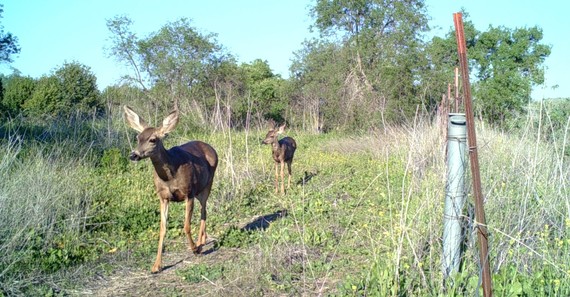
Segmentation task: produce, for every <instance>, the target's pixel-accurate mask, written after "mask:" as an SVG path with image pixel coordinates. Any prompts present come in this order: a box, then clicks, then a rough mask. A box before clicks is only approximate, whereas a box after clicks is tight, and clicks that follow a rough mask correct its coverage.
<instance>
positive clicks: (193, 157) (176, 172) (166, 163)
mask: <svg viewBox="0 0 570 297" xmlns="http://www.w3.org/2000/svg"><path fill="white" fill-rule="evenodd" d="M125 115H126V118H127V122H128V123H129V125H130V126H131V127H132V128H133V129H135V130H137V131H138V132H140V134H139V135H138V136H137V141H138V144H137V148H136V149H135V150H134V151H133V152H132V153H131V155H130V159H131V160H133V161H139V160H142V159H144V158H150V160H151V161H152V164H153V166H154V185H155V187H156V192H157V194H158V197H159V199H160V237H159V241H158V251H157V255H156V261H155V263H154V265H153V266H152V270H151V271H152V272H153V273H156V272H159V271H161V270H162V249H163V246H164V244H163V243H164V237H165V235H166V230H167V228H166V224H167V221H168V203H169V202H170V201H173V202H182V201H186V212H185V216H184V232H185V233H186V237H187V239H188V245H189V248H190V249H191V250H192V251H193V252H194V253H200V252H201V250H202V247H203V246H204V244H205V243H206V201H207V200H208V196H209V194H210V190H211V189H212V182H213V180H214V173H215V171H216V167H217V166H218V155H217V153H216V151H215V150H214V148H212V147H211V146H210V145H209V144H207V143H204V142H201V141H191V142H187V143H185V144H182V145H179V146H175V147H173V148H171V149H169V150H166V149H165V148H164V145H163V144H162V139H163V138H164V136H166V134H167V133H168V132H170V131H172V130H173V129H174V128H175V127H176V125H177V124H178V111H174V112H172V113H170V114H169V115H168V116H167V117H166V118H165V119H164V121H163V123H162V127H160V128H154V127H148V125H147V124H146V123H145V122H144V120H143V119H142V118H141V117H140V116H139V115H137V114H136V113H135V112H134V111H133V110H132V109H130V108H129V107H127V106H125ZM194 198H196V199H198V201H199V202H200V206H201V212H200V214H201V215H200V229H199V232H198V240H197V242H196V243H194V241H193V239H192V234H191V228H190V223H191V218H192V211H193V209H194Z"/></svg>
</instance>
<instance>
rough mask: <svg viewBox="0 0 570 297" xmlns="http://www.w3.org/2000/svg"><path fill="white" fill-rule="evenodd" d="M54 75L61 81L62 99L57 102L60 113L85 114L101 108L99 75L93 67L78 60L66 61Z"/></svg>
mask: <svg viewBox="0 0 570 297" xmlns="http://www.w3.org/2000/svg"><path fill="white" fill-rule="evenodd" d="M53 76H54V77H55V78H57V80H58V83H59V92H60V98H61V101H60V102H59V103H58V104H57V108H56V110H57V112H58V113H61V114H68V115H69V114H72V113H74V112H79V113H84V114H85V113H90V112H93V111H99V110H100V109H101V107H102V104H101V102H100V100H99V96H100V92H99V89H98V88H97V77H96V76H95V74H93V72H92V71H91V68H89V67H88V66H85V65H82V64H80V63H78V62H71V63H65V64H63V66H62V67H60V68H59V69H57V70H56V71H55V72H54V74H53Z"/></svg>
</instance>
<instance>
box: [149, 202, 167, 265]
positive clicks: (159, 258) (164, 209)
mask: <svg viewBox="0 0 570 297" xmlns="http://www.w3.org/2000/svg"><path fill="white" fill-rule="evenodd" d="M167 222H168V200H167V199H162V198H161V199H160V235H159V236H160V237H159V239H158V250H157V252H156V261H155V262H154V265H153V266H152V269H151V272H152V273H157V272H159V271H161V270H162V248H163V247H164V236H165V235H166V223H167Z"/></svg>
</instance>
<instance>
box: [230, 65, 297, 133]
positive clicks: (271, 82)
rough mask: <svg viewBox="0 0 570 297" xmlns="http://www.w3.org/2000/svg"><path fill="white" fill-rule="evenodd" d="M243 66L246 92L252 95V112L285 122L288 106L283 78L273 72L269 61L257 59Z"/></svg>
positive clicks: (262, 116) (264, 117)
mask: <svg viewBox="0 0 570 297" xmlns="http://www.w3.org/2000/svg"><path fill="white" fill-rule="evenodd" d="M241 67H242V68H243V70H244V72H245V83H246V88H247V89H246V92H248V94H250V95H251V100H250V101H251V102H250V103H251V109H252V110H251V112H253V113H254V114H258V117H260V118H262V119H269V118H271V119H274V120H276V121H277V122H283V121H284V119H285V118H284V117H285V110H286V106H287V102H286V101H285V99H284V96H283V95H282V87H283V83H284V81H283V79H282V78H281V77H280V76H278V75H275V74H273V72H272V71H271V68H270V67H269V64H268V63H267V61H263V60H260V59H256V60H254V61H253V62H252V63H251V64H248V63H244V64H242V66H241ZM244 103H245V102H244Z"/></svg>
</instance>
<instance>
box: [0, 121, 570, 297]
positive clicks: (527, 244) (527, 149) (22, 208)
mask: <svg viewBox="0 0 570 297" xmlns="http://www.w3.org/2000/svg"><path fill="white" fill-rule="evenodd" d="M66 125H67V126H66ZM69 125H70V123H66V124H65V125H63V126H58V125H55V124H54V125H50V126H49V127H35V128H34V129H28V128H26V127H25V126H24V125H22V126H18V125H17V124H16V125H15V124H14V123H10V126H8V125H5V126H3V127H2V129H3V131H4V132H3V133H2V135H7V136H8V137H4V138H2V139H0V144H1V146H0V176H1V177H2V181H3V182H2V183H1V184H0V205H2V207H1V208H0V252H2V253H3V257H1V258H0V265H1V266H0V295H49V294H52V295H57V294H60V293H64V294H65V293H66V292H67V293H70V292H71V293H72V292H81V290H82V289H84V288H86V287H88V286H89V284H90V280H91V279H92V276H93V275H95V274H103V275H108V276H111V275H114V274H115V273H119V272H118V271H119V270H121V269H125V267H127V268H128V269H130V270H135V271H140V272H141V273H148V271H149V270H150V266H151V264H152V263H153V261H154V256H155V252H156V242H157V238H158V224H159V216H158V199H157V198H156V194H155V190H154V186H153V184H152V167H151V164H150V162H139V163H131V162H128V161H127V158H126V156H127V154H128V152H129V150H130V147H131V146H133V145H134V143H129V141H128V139H129V138H130V141H131V142H134V137H133V136H134V135H135V133H134V132H132V131H128V130H126V129H125V126H124V124H123V123H122V120H121V119H118V118H117V119H110V120H106V121H85V122H74V123H72V124H71V126H69ZM65 127H67V128H65ZM42 130H46V131H48V132H49V133H44V132H38V131H42ZM479 130H480V131H479V132H480V133H479V136H478V137H479V138H478V141H479V148H480V149H479V154H480V162H481V170H482V180H483V187H484V189H483V192H484V195H485V199H486V204H485V208H486V216H487V223H488V229H489V232H490V241H489V243H490V253H491V254H490V259H491V268H492V271H493V286H494V291H495V293H496V295H498V296H524V295H526V296H541V295H543V296H567V295H569V294H570V283H569V281H568V279H570V278H569V277H568V276H569V273H570V259H569V257H570V256H569V255H570V253H569V252H570V250H569V246H570V237H569V234H570V219H569V218H570V205H569V202H568V197H570V193H569V190H568V186H569V185H568V182H569V181H570V173H569V166H568V159H567V157H565V156H564V154H563V153H561V152H560V151H561V150H557V149H555V148H556V145H557V144H556V143H549V142H544V141H541V140H537V138H536V137H533V136H532V135H533V134H532V133H528V131H527V134H526V136H524V137H521V136H518V135H517V134H516V133H510V134H507V133H499V132H497V131H495V130H490V129H479ZM265 132H266V131H265V130H251V131H249V132H245V131H232V130H230V131H227V130H226V131H219V132H211V133H209V132H205V131H203V130H202V131H194V130H192V127H190V126H185V125H184V122H182V125H181V126H180V127H178V129H177V130H176V131H175V132H174V133H172V135H171V136H170V137H169V138H167V140H166V146H167V147H170V146H172V145H175V144H179V143H182V142H184V141H186V140H187V139H200V140H203V141H205V142H208V143H210V144H212V145H213V147H214V148H216V149H217V151H218V154H219V159H220V163H219V167H218V170H217V172H216V177H215V182H214V187H213V190H212V193H211V195H210V199H209V200H208V221H207V223H208V235H209V237H210V238H212V239H215V241H216V242H215V247H214V250H213V252H212V253H211V254H207V255H204V256H202V257H197V258H196V259H195V260H193V262H194V263H192V264H191V265H188V266H186V267H184V268H180V269H178V270H176V272H175V273H174V274H173V275H172V276H170V277H171V278H172V279H170V281H169V282H170V283H173V284H175V285H174V286H171V287H165V288H163V289H162V291H161V292H162V293H164V294H167V295H172V296H184V295H187V293H188V292H189V291H185V290H186V289H185V288H192V292H193V293H196V294H214V295H228V294H233V295H243V296H275V295H318V294H321V293H322V294H323V295H331V296H418V295H419V296H442V295H443V296H464V295H475V294H476V293H477V292H480V288H478V287H479V268H478V252H477V244H476V235H475V233H473V229H472V228H473V225H472V224H468V227H469V228H470V229H469V232H468V233H467V236H466V239H465V246H466V251H465V253H464V256H463V261H462V271H461V272H460V273H459V274H457V275H455V276H453V280H450V281H447V282H446V285H444V284H443V279H442V273H441V249H442V247H441V236H442V220H443V197H444V188H445V181H444V180H443V178H444V176H445V166H444V161H443V156H444V150H443V141H442V139H440V133H439V131H438V128H437V127H436V126H434V125H432V124H429V123H419V124H416V125H415V126H409V127H392V128H389V129H387V130H385V131H377V132H370V133H359V134H353V135H350V134H338V133H329V134H322V135H314V134H308V133H305V132H302V131H288V132H287V134H288V135H289V136H292V137H294V138H295V139H296V140H297V143H298V146H299V147H298V149H297V153H296V155H295V160H294V162H293V172H294V178H293V179H292V187H291V189H289V190H288V191H287V193H286V195H280V194H274V193H273V190H274V189H273V174H274V171H273V170H274V168H273V161H272V160H271V157H270V148H269V147H268V146H262V145H261V143H260V142H261V139H262V137H263V136H264V135H265ZM45 135H49V137H47V138H46V136H45ZM529 135H530V136H529ZM558 152H560V153H558ZM303 179H305V180H306V181H305V182H304V183H303V182H302V181H303ZM469 201H471V196H469ZM468 204H470V205H468V206H467V207H466V211H465V213H466V221H467V222H469V221H470V218H469V216H468V213H469V209H470V208H472V206H471V203H468ZM183 209H184V205H183V204H173V205H172V206H171V210H170V219H169V231H168V234H167V251H168V252H172V251H185V250H186V247H185V246H184V242H185V239H184V235H183V232H182V223H183ZM197 213H198V212H197V211H195V217H194V218H193V223H194V224H193V228H194V229H196V226H197V223H196V222H197V221H198V217H197ZM261 217H265V218H266V219H267V220H268V221H269V222H268V223H265V224H263V225H259V226H258V225H256V224H255V222H258V223H259V222H260V220H261ZM252 225H255V226H258V227H259V228H249V229H248V228H245V227H246V226H250V227H251V226H252Z"/></svg>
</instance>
